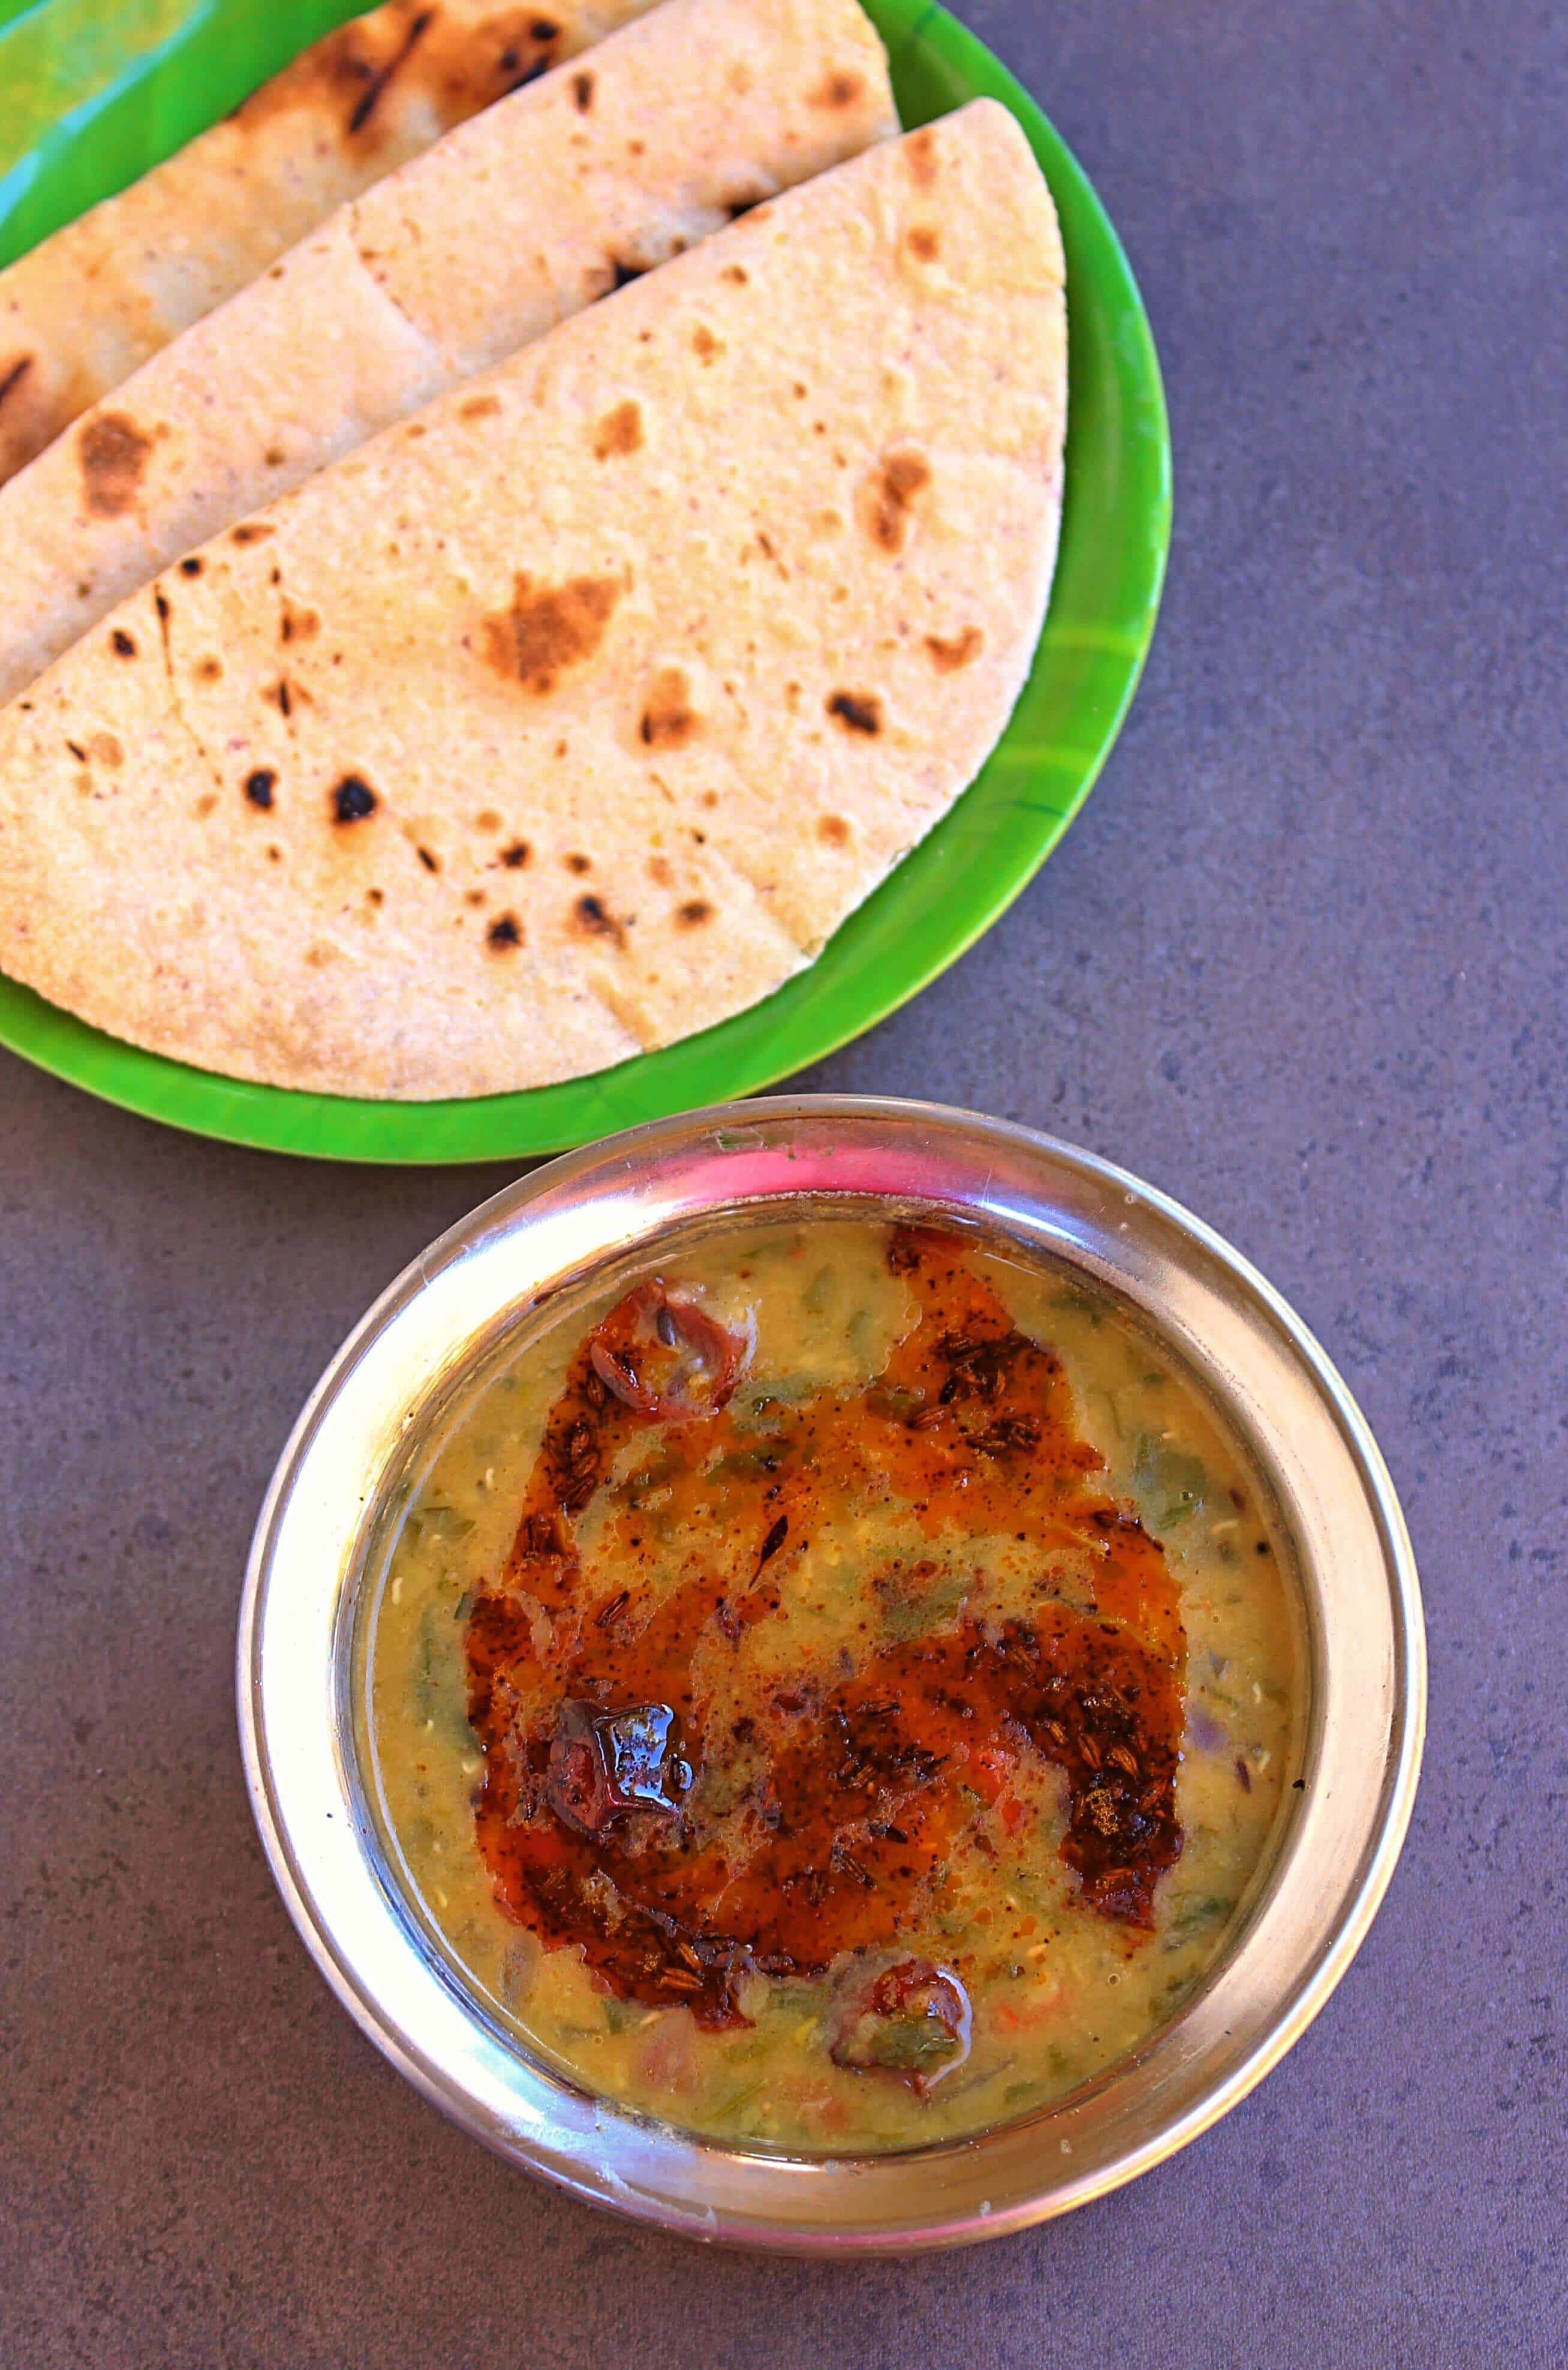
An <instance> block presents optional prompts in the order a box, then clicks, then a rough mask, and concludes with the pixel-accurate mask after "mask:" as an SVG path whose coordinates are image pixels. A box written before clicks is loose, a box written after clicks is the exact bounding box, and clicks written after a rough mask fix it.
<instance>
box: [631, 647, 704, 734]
mask: <svg viewBox="0 0 1568 2370" xmlns="http://www.w3.org/2000/svg"><path fill="white" fill-rule="evenodd" d="M701 730H702V723H701V719H700V718H699V717H698V715H697V713H696V710H695V709H694V708H693V707H692V685H691V681H690V679H689V677H688V676H687V675H686V674H685V673H682V671H681V668H680V667H661V668H660V669H659V671H658V673H657V674H656V675H655V676H654V679H653V682H652V684H651V685H649V688H648V696H647V706H646V707H645V708H644V709H643V712H642V716H641V719H640V720H639V722H638V725H637V738H638V740H639V741H640V742H642V744H643V746H644V748H645V749H683V748H684V747H685V745H686V743H687V742H688V741H690V740H692V739H693V738H694V737H695V735H696V734H697V733H698V732H699V731H701Z"/></svg>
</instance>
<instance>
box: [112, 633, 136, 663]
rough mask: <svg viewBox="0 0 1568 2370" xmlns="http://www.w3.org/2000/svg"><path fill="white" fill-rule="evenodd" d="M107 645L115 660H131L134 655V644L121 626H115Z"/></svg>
mask: <svg viewBox="0 0 1568 2370" xmlns="http://www.w3.org/2000/svg"><path fill="white" fill-rule="evenodd" d="M109 648H110V650H112V651H113V652H114V655H115V657H116V658H117V659H133V658H134V657H135V655H136V644H135V642H134V641H133V639H132V637H131V636H130V635H129V634H128V633H127V632H126V630H125V628H124V627H123V626H116V627H115V629H114V631H113V632H112V633H111V634H110V636H109Z"/></svg>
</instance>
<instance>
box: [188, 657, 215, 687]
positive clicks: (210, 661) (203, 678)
mask: <svg viewBox="0 0 1568 2370" xmlns="http://www.w3.org/2000/svg"><path fill="white" fill-rule="evenodd" d="M191 673H193V674H194V676H195V677H196V680H197V682H198V683H216V682H217V680H218V678H219V676H220V675H221V674H222V673H223V661H222V659H215V658H212V657H208V658H204V659H198V660H197V662H196V664H195V665H194V667H193V668H192V669H191Z"/></svg>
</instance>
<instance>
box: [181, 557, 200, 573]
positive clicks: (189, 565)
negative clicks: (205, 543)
mask: <svg viewBox="0 0 1568 2370" xmlns="http://www.w3.org/2000/svg"><path fill="white" fill-rule="evenodd" d="M201 569H202V562H201V560H200V558H198V557H197V555H196V553H195V552H192V553H191V555H190V557H189V559H182V560H181V561H180V563H179V572H180V574H181V575H182V576H200V573H201Z"/></svg>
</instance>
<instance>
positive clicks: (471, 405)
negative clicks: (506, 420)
mask: <svg viewBox="0 0 1568 2370" xmlns="http://www.w3.org/2000/svg"><path fill="white" fill-rule="evenodd" d="M500 408H501V398H500V397H499V396H498V395H471V396H470V397H469V398H468V400H467V402H466V403H460V404H459V405H458V407H457V409H458V416H459V418H460V419H463V420H488V419H489V418H490V417H491V415H492V414H493V413H495V412H498V411H499V409H500Z"/></svg>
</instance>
